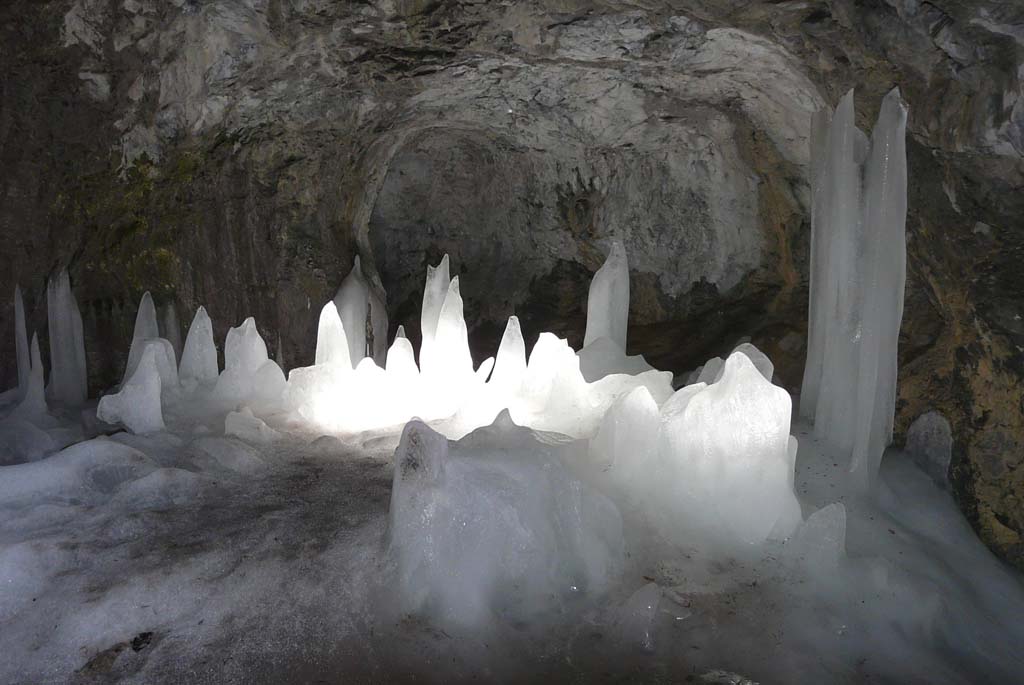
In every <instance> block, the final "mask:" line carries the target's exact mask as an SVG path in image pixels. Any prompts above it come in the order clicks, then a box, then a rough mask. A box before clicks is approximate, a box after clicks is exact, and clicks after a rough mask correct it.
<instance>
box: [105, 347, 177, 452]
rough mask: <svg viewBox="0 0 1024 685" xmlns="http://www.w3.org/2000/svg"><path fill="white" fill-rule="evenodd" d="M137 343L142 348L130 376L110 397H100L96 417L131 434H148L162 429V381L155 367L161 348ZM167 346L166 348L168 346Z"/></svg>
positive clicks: (157, 367)
mask: <svg viewBox="0 0 1024 685" xmlns="http://www.w3.org/2000/svg"><path fill="white" fill-rule="evenodd" d="M152 342H153V341H151V340H150V341H146V343H144V344H140V348H143V347H144V349H143V350H142V351H141V352H140V354H141V355H142V357H141V359H140V360H139V361H138V363H137V365H136V367H135V370H134V372H133V373H132V375H131V377H130V378H129V379H128V380H127V381H126V382H124V383H122V384H121V389H120V390H119V391H118V392H117V393H116V394H113V395H105V396H103V397H101V398H100V402H99V405H97V407H96V417H97V418H98V419H99V420H101V421H106V422H107V423H114V424H116V423H120V424H122V425H123V426H124V427H125V428H127V429H128V430H130V431H132V432H133V433H152V432H154V431H161V430H163V429H164V417H163V405H162V403H161V386H162V383H163V381H162V379H161V373H160V367H159V366H158V362H157V358H158V352H159V353H160V356H161V358H163V359H164V361H166V358H165V357H163V351H164V350H165V348H164V347H163V346H162V345H159V344H149V343H152ZM168 347H169V345H168Z"/></svg>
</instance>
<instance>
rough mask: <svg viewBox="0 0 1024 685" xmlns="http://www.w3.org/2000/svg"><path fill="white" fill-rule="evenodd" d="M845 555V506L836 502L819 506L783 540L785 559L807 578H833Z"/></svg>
mask: <svg viewBox="0 0 1024 685" xmlns="http://www.w3.org/2000/svg"><path fill="white" fill-rule="evenodd" d="M845 556H846V508H845V507H844V506H843V505H842V504H841V503H839V502H835V503H833V504H829V505H828V506H826V507H823V508H821V509H819V510H818V511H816V512H814V513H813V514H811V515H810V516H808V517H807V520H806V521H804V522H803V523H801V524H800V526H799V527H798V528H797V529H796V531H795V532H794V533H793V535H792V537H790V538H789V540H787V541H786V546H785V559H786V560H787V561H788V562H789V563H791V564H793V565H795V566H797V567H798V568H799V569H800V571H801V572H802V573H804V574H805V575H806V576H807V577H811V578H816V577H828V578H831V577H834V576H835V575H836V573H837V572H838V570H839V564H840V562H841V561H842V560H843V558H844V557H845Z"/></svg>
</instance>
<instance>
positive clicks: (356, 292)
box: [334, 255, 370, 366]
mask: <svg viewBox="0 0 1024 685" xmlns="http://www.w3.org/2000/svg"><path fill="white" fill-rule="evenodd" d="M334 305H335V307H337V309H338V317H339V318H340V320H341V325H342V326H343V327H344V329H345V337H346V340H347V341H348V350H349V358H350V359H351V361H352V364H353V366H354V365H356V364H358V363H359V362H360V360H362V359H363V357H365V356H366V330H367V318H368V317H369V315H370V287H369V284H367V282H366V279H365V278H364V277H363V268H362V265H361V263H360V260H359V256H358V255H356V258H355V260H354V262H353V264H352V270H351V271H350V272H349V273H348V275H347V276H345V280H343V281H342V282H341V287H340V288H338V293H337V294H336V295H335V296H334Z"/></svg>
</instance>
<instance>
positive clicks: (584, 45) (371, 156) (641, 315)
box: [0, 0, 1024, 566]
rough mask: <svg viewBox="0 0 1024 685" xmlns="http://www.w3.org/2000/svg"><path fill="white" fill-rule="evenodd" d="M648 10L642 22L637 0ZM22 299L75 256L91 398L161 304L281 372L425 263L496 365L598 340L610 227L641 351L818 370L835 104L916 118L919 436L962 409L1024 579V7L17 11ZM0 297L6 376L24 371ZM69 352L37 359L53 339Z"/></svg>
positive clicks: (698, 3)
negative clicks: (443, 267) (827, 137)
mask: <svg viewBox="0 0 1024 685" xmlns="http://www.w3.org/2000/svg"><path fill="white" fill-rule="evenodd" d="M641 7H642V8H641ZM0 19H2V21H0V64H2V65H3V66H4V68H3V69H0V79H2V81H0V105H2V107H0V193H2V195H0V196H2V197H3V199H4V200H3V202H2V203H0V234H2V237H3V243H4V245H6V246H7V249H5V250H3V251H2V252H0V293H11V292H13V288H14V284H15V283H20V284H21V286H22V288H23V290H24V291H25V292H26V298H27V311H28V313H29V326H30V327H34V328H37V329H40V331H41V332H42V329H43V328H44V327H45V307H44V300H45V298H44V292H45V291H44V283H45V279H46V277H47V275H48V274H50V273H52V272H54V270H55V269H57V268H59V267H61V266H65V265H66V266H69V267H70V271H71V276H72V280H73V282H74V284H75V288H76V292H77V293H78V297H79V300H80V302H81V303H82V305H83V314H84V316H85V319H86V328H87V341H86V346H87V353H88V356H89V361H90V369H91V378H90V381H91V385H92V391H93V392H94V393H96V392H99V391H101V390H102V389H104V388H106V387H109V385H110V384H111V383H113V382H116V380H117V379H118V378H119V376H120V373H121V369H122V367H123V364H124V355H125V354H126V350H127V347H128V345H127V343H128V340H129V339H130V335H131V321H132V320H133V317H134V311H135V307H136V303H137V302H138V299H139V297H140V295H141V293H142V292H143V291H144V290H146V289H149V290H151V291H153V293H154V297H155V299H156V301H157V303H158V305H161V306H166V305H167V304H169V303H174V304H175V306H176V307H177V309H178V311H179V317H180V319H181V320H182V324H183V325H187V322H188V321H189V320H190V318H191V315H192V313H193V312H194V311H195V308H196V306H198V305H199V304H205V305H206V306H207V308H208V310H209V311H210V314H211V316H212V318H213V320H214V323H215V329H216V335H217V336H218V338H221V339H222V337H223V335H224V334H225V332H226V330H227V328H228V327H229V326H231V325H236V324H237V323H238V322H240V321H241V320H242V318H243V317H244V316H247V315H249V314H252V315H254V316H256V319H257V322H258V324H259V326H260V330H261V333H262V334H263V335H264V337H265V338H266V340H267V341H268V344H269V347H270V348H271V349H272V350H277V351H279V353H280V354H281V355H282V356H283V358H284V360H285V364H286V365H287V366H295V365H300V364H306V363H309V362H311V361H312V354H313V340H314V336H315V328H316V316H317V313H318V311H319V307H320V305H321V304H322V303H323V302H324V301H326V299H327V298H328V297H329V296H330V295H331V294H332V293H333V291H334V289H335V288H336V287H337V285H338V284H339V283H340V280H341V278H342V277H343V276H344V274H345V273H346V272H347V270H348V268H349V266H350V265H351V262H352V258H353V257H354V256H355V255H356V254H359V255H361V257H362V261H363V264H364V266H365V268H366V270H367V271H368V272H369V273H370V274H371V276H372V277H373V278H374V279H376V281H377V284H378V286H379V287H380V288H381V289H382V291H383V292H385V293H386V297H387V301H388V308H389V311H390V314H391V320H392V325H393V328H394V327H397V325H398V324H399V323H402V324H405V325H406V329H407V330H409V331H410V333H411V335H412V337H414V338H415V337H416V336H417V334H418V331H417V328H418V298H419V290H420V288H421V287H422V275H423V272H424V268H425V266H426V264H427V263H431V262H436V260H437V259H438V258H439V257H440V255H441V254H442V253H443V252H445V251H447V252H449V253H450V254H451V256H452V264H453V270H454V271H455V272H459V273H461V274H462V281H463V292H464V294H465V295H466V298H467V314H468V315H469V316H470V321H469V323H470V327H471V335H472V338H473V345H474V351H475V353H477V355H478V356H479V357H481V358H482V357H483V356H485V355H486V354H490V353H492V352H493V350H494V349H495V347H496V344H497V341H498V339H499V337H500V334H501V330H502V328H501V327H502V325H503V322H504V320H505V318H506V317H507V316H508V315H509V314H512V313H516V314H518V315H519V316H520V318H521V319H522V320H523V323H524V330H526V331H527V333H528V334H532V335H534V336H536V334H537V333H538V332H539V331H540V330H545V329H546V330H554V331H555V332H557V333H559V334H560V335H564V336H568V337H569V338H570V340H571V341H572V342H574V343H576V344H578V343H580V342H581V341H582V335H583V330H584V313H585V303H586V296H585V294H586V288H587V285H588V282H589V279H590V276H591V275H592V273H593V272H594V271H595V270H596V269H597V267H598V266H599V265H600V263H601V260H602V258H603V254H604V251H605V250H606V248H607V243H608V240H609V239H610V238H612V237H618V238H621V239H623V240H624V242H625V244H626V246H627V249H628V250H629V255H630V263H631V268H632V274H631V276H632V282H633V288H632V298H633V301H632V311H631V322H630V323H631V338H630V346H631V348H632V350H633V351H635V352H642V353H643V354H645V355H647V356H648V358H649V359H651V360H652V362H654V363H655V364H657V365H658V366H661V367H664V368H671V369H674V370H676V371H685V370H688V369H690V368H692V367H694V366H696V365H697V364H699V363H701V362H702V361H703V360H704V359H705V358H706V357H708V356H711V355H713V354H718V353H721V352H722V351H723V350H724V349H725V348H727V347H729V346H731V344H732V343H733V342H734V341H735V340H736V339H737V338H739V337H741V336H751V337H752V338H753V341H754V343H755V344H757V345H758V346H759V347H761V348H762V349H765V350H766V351H767V352H768V353H769V354H770V355H771V357H772V359H773V360H774V361H775V362H776V369H777V370H778V373H779V375H780V377H781V379H782V382H783V383H785V384H786V385H787V386H789V387H790V388H792V389H796V388H797V387H798V386H799V380H800V373H801V371H802V364H803V354H804V350H803V344H804V335H805V331H806V300H807V293H806V280H807V268H806V267H807V264H806V259H807V243H808V235H809V228H808V220H807V215H808V201H809V199H808V189H807V182H806V176H807V163H808V160H807V135H808V128H809V123H808V122H809V116H810V113H811V112H812V111H813V110H814V109H816V108H818V107H821V106H822V105H824V104H825V103H834V102H835V101H836V100H837V99H838V97H839V96H840V95H841V94H842V93H843V92H845V90H847V89H848V88H850V87H856V88H857V93H858V96H857V105H858V119H859V123H860V125H861V126H862V127H863V128H867V127H869V126H870V123H871V122H872V121H873V119H874V116H875V113H876V111H877V107H878V103H879V101H880V99H881V96H882V95H883V94H884V93H885V92H886V91H887V90H888V89H889V88H891V87H892V86H893V85H899V86H900V87H901V88H902V89H903V92H904V97H905V99H906V100H907V101H908V103H909V104H910V109H911V111H910V121H909V139H908V150H909V152H908V154H909V156H910V160H909V162H910V169H911V172H910V173H911V191H910V192H911V196H910V216H909V220H908V248H909V254H910V264H909V274H910V275H909V283H908V291H907V308H906V314H905V320H904V327H903V335H902V339H901V360H902V367H901V377H900V389H899V393H900V398H899V405H898V432H900V436H899V439H902V432H903V431H905V429H906V427H907V425H908V424H909V422H910V421H912V420H913V419H914V418H916V417H917V416H919V415H920V414H922V413H924V412H925V411H928V410H931V409H934V410H938V411H940V412H942V413H943V414H944V415H945V416H946V417H947V418H948V419H949V420H950V423H951V425H952V428H953V435H954V454H953V464H952V469H951V476H952V483H953V485H954V488H955V492H956V495H957V497H958V499H959V501H960V503H961V505H962V506H963V508H964V510H965V511H966V512H967V513H968V515H969V517H970V518H971V519H972V522H973V523H974V524H975V526H976V527H977V529H978V530H979V532H980V534H981V535H982V537H983V538H984V539H985V540H986V542H988V543H989V544H990V545H992V546H993V548H994V549H996V550H997V551H998V552H1000V553H1001V554H1002V555H1004V556H1005V557H1006V558H1007V559H1010V560H1012V561H1014V562H1016V563H1018V564H1020V565H1022V566H1024V547H1022V546H1021V538H1020V536H1021V534H1022V531H1024V501H1022V498H1024V475H1022V474H1024V469H1018V468H1017V467H1018V466H1019V465H1020V464H1021V462H1022V461H1024V450H1022V447H1024V406H1022V400H1021V395H1022V393H1021V387H1024V383H1022V381H1024V356H1022V350H1024V321H1022V319H1021V316H1022V314H1024V312H1022V302H1024V282H1022V276H1021V275H1020V269H1018V268H1017V264H1018V263H1019V261H1020V258H1021V256H1022V244H1024V219H1022V217H1024V193H1022V192H1021V187H1022V185H1024V162H1022V154H1024V86H1022V73H1024V71H1022V67H1021V63H1022V56H1024V9H1022V8H1020V7H1019V6H1017V5H1016V4H1012V3H1006V2H997V1H995V0H932V1H931V2H917V0H891V1H885V0H857V1H856V2H855V1H854V0H832V1H831V2H822V1H811V2H802V3H796V2H784V3H776V2H740V1H739V0H736V1H726V2H722V1H714V2H712V1H711V0H707V1H702V0H679V1H675V2H657V1H655V2H649V3H645V4H643V5H642V6H639V5H637V4H635V3H625V2H621V1H618V0H615V1H612V0H608V1H599V0H590V1H588V2H584V1H582V0H579V1H577V0H559V1H557V2H539V1H538V2H531V1H526V2H515V3H490V2H481V1H470V0H463V1H462V2H455V1H451V0H443V1H429V0H375V1H373V2H335V1H328V0H212V1H210V2H197V1H196V0H171V1H170V2H164V1H157V0H43V1H40V2H28V1H17V2H12V3H7V4H6V5H5V6H4V7H3V8H0ZM13 325H14V324H13V307H12V306H11V305H10V303H9V301H8V300H7V299H6V298H4V299H3V304H2V305H0V360H2V362H0V380H2V381H3V383H2V384H3V385H4V386H7V385H10V384H11V383H12V382H13V378H14V368H13V367H14V363H13ZM43 347H44V349H45V344H44V346H43Z"/></svg>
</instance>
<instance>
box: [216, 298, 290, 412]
mask: <svg viewBox="0 0 1024 685" xmlns="http://www.w3.org/2000/svg"><path fill="white" fill-rule="evenodd" d="M285 384H286V382H285V377H284V372H282V371H281V367H279V366H278V365H277V363H276V362H274V361H271V360H270V358H269V357H268V355H267V344H266V343H265V342H264V341H263V338H262V337H261V336H260V333H259V331H258V330H257V329H256V320H255V319H254V318H252V317H251V316H250V317H249V318H248V319H246V320H245V321H243V322H242V325H241V326H238V327H237V328H231V329H229V330H228V335H227V339H226V340H225V342H224V371H223V372H222V373H221V374H220V377H219V378H218V379H217V385H216V386H215V387H214V390H213V395H214V398H215V399H216V400H217V401H218V402H220V403H222V404H226V405H228V406H232V405H236V404H238V403H241V402H245V403H246V404H250V405H251V406H252V407H254V408H266V407H271V406H275V405H277V404H279V403H280V401H281V397H282V395H283V394H284V390H285Z"/></svg>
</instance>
